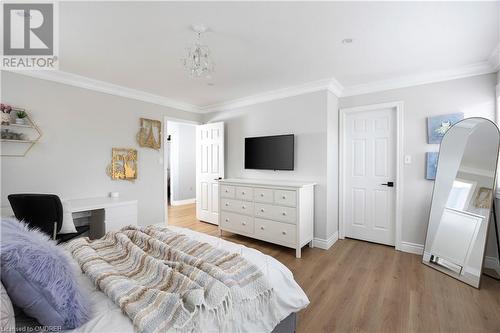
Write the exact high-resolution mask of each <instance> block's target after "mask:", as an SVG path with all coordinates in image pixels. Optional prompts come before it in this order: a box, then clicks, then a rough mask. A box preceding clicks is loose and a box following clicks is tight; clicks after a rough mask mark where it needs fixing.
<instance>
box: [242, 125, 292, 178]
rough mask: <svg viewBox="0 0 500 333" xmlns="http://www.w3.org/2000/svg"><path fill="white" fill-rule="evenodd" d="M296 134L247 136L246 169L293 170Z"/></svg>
mask: <svg viewBox="0 0 500 333" xmlns="http://www.w3.org/2000/svg"><path fill="white" fill-rule="evenodd" d="M293 151H294V135H293V134H286V135H274V136H260V137H255V138H245V169H261V170H293Z"/></svg>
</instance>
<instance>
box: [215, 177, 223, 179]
mask: <svg viewBox="0 0 500 333" xmlns="http://www.w3.org/2000/svg"><path fill="white" fill-rule="evenodd" d="M214 180H222V177H219V178H214Z"/></svg>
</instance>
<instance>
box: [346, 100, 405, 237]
mask: <svg viewBox="0 0 500 333" xmlns="http://www.w3.org/2000/svg"><path fill="white" fill-rule="evenodd" d="M344 124H345V131H344V138H345V141H344V147H345V154H344V170H345V173H344V174H345V175H346V177H345V188H344V191H345V192H344V198H345V203H344V205H345V206H344V209H345V215H344V218H345V221H344V225H345V229H346V230H345V236H346V237H351V238H357V239H363V240H368V241H372V242H377V243H382V244H388V245H394V243H395V198H396V196H395V190H394V187H387V186H384V185H382V184H384V183H387V182H394V181H395V179H396V110H395V109H394V108H388V109H380V110H374V111H365V112H352V113H348V114H347V115H346V117H345V123H344Z"/></svg>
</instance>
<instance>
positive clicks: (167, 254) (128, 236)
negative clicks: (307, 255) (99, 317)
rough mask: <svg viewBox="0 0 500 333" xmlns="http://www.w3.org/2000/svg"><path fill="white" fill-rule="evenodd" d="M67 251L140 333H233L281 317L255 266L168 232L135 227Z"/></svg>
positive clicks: (82, 241) (73, 245) (74, 245)
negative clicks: (210, 329)
mask: <svg viewBox="0 0 500 333" xmlns="http://www.w3.org/2000/svg"><path fill="white" fill-rule="evenodd" d="M66 246H67V248H68V250H69V251H70V252H71V253H72V255H73V257H74V258H75V259H76V260H77V262H78V264H79V265H80V267H81V269H82V271H83V272H84V273H85V274H86V275H87V276H88V277H89V278H90V279H91V280H92V281H93V282H94V284H95V285H96V286H97V287H98V288H99V289H100V290H102V291H103V292H104V293H105V294H106V295H107V296H108V297H110V298H111V299H112V300H113V302H114V303H115V304H117V305H118V306H119V307H120V308H121V310H122V311H123V313H125V314H126V315H127V316H128V317H130V319H131V320H132V322H133V324H134V326H135V327H136V328H137V329H138V330H139V331H140V332H165V331H183V332H190V331H202V330H203V326H204V323H205V324H207V323H209V322H210V323H212V324H213V323H216V326H217V327H219V331H221V332H223V331H231V330H232V326H231V322H232V321H235V320H259V318H260V317H261V314H263V313H274V308H275V302H276V301H275V297H274V293H273V290H272V289H271V287H270V286H269V283H268V282H267V280H266V279H265V278H264V276H263V275H262V272H261V271H260V270H259V269H258V268H257V267H256V266H254V265H252V264H251V263H249V262H248V261H246V260H245V259H243V258H242V257H241V256H240V255H239V254H231V253H228V252H225V251H223V250H220V249H217V248H214V247H213V246H211V245H209V244H206V243H201V242H198V241H196V240H193V239H190V238H189V237H187V236H185V235H182V234H179V233H176V232H173V231H171V230H169V229H168V228H165V227H158V226H148V227H135V226H128V227H125V228H123V229H122V230H120V231H117V232H109V233H107V234H106V235H105V236H104V237H103V238H101V239H98V240H89V239H88V238H78V239H75V240H73V241H71V242H69V243H68V244H67V245H66ZM274 318H275V322H276V323H277V322H278V320H279V319H278V318H276V315H274Z"/></svg>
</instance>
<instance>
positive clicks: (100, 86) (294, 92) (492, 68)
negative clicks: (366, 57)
mask: <svg viewBox="0 0 500 333" xmlns="http://www.w3.org/2000/svg"><path fill="white" fill-rule="evenodd" d="M499 67H500V44H499V46H497V47H496V48H495V50H494V51H493V53H492V54H491V56H490V58H489V60H488V61H486V62H482V63H477V64H472V65H467V66H464V67H459V68H455V69H452V70H445V71H435V72H428V73H422V74H416V75H411V76H410V75H409V76H405V77H399V78H394V79H389V80H383V81H377V82H371V83H364V84H359V85H352V86H346V87H344V86H342V84H341V83H340V82H339V81H337V80H336V79H335V78H333V77H332V78H329V79H323V80H318V81H313V82H308V83H304V84H300V85H296V86H291V87H287V88H282V89H276V90H271V91H267V92H263V93H259V94H255V95H251V96H247V97H243V98H238V99H234V100H229V101H225V102H221V103H216V104H211V105H205V106H197V105H194V104H189V103H184V102H179V101H176V100H173V99H170V98H167V97H164V96H159V95H154V94H150V93H147V92H145V91H141V90H136V89H131V88H127V87H123V86H120V85H116V84H112V83H109V82H105V81H99V80H95V79H91V78H88V77H85V76H81V75H77V74H72V73H69V72H64V71H11V72H13V73H16V74H21V75H26V76H30V77H34V78H37V79H42V80H48V81H54V82H58V83H62V84H66V85H71V86H75V87H79V88H83V89H89V90H94V91H98V92H102V93H106V94H110V95H116V96H121V97H125V98H131V99H135V100H139V101H143V102H147V103H152V104H157V105H161V106H165V107H170V108H174V109H178V110H182V111H187V112H194V113H210V112H218V111H227V110H231V109H236V108H241V107H245V106H250V105H254V104H258V103H263V102H269V101H273V100H277V99H282V98H287V97H292V96H298V95H302V94H306V93H311V92H316V91H330V92H331V93H333V94H334V95H336V96H337V97H339V98H340V97H348V96H355V95H363V94H370V93H376V92H381V91H387V90H393V89H400V88H408V87H413V86H418V85H423V84H429V83H435V82H443V81H448V80H454V79H460V78H465V77H471V76H477V75H483V74H490V73H495V72H497V71H498V70H499Z"/></svg>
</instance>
